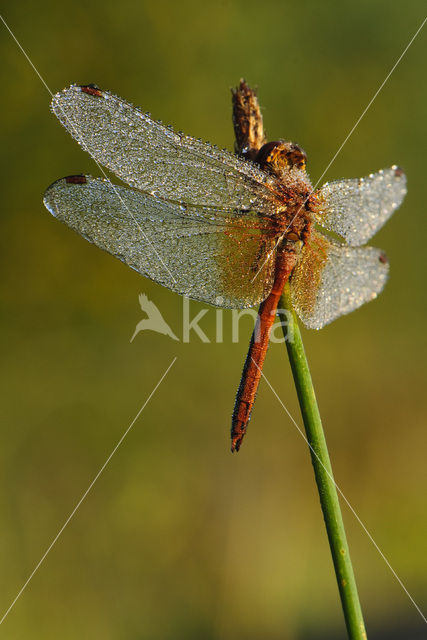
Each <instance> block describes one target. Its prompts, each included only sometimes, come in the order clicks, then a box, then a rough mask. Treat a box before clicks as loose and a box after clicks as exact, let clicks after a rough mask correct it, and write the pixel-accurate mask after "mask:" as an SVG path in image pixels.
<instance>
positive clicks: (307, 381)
mask: <svg viewBox="0 0 427 640" xmlns="http://www.w3.org/2000/svg"><path fill="white" fill-rule="evenodd" d="M280 307H281V310H279V312H278V313H279V316H280V317H281V320H282V328H283V333H284V336H285V338H287V337H289V338H290V339H287V340H286V347H287V350H288V356H289V361H290V363H291V368H292V374H293V377H294V381H295V386H296V390H297V394H298V400H299V404H300V407H301V413H302V418H303V421H304V427H305V432H306V436H307V440H308V444H309V447H310V455H311V461H312V463H313V467H314V475H315V477H316V483H317V488H318V491H319V497H320V504H321V507H322V512H323V517H324V520H325V524H326V531H327V533H328V539H329V545H330V547H331V553H332V559H333V562H334V567H335V574H336V577H337V582H338V589H339V592H340V596H341V603H342V608H343V611H344V618H345V623H346V626H347V632H348V635H349V638H351V640H366V637H367V636H366V631H365V625H364V622H363V616H362V610H361V607H360V602H359V596H358V593H357V587H356V581H355V578H354V573H353V567H352V564H351V559H350V553H349V549H348V544H347V538H346V535H345V529H344V523H343V519H342V514H341V509H340V504H339V500H338V493H337V489H336V486H335V482H334V479H333V475H332V467H331V462H330V459H329V454H328V448H327V446H326V439H325V434H324V432H323V427H322V421H321V418H320V413H319V408H318V406H317V401H316V396H315V393H314V388H313V382H312V380H311V375H310V369H309V367H308V362H307V358H306V355H305V351H304V345H303V342H302V339H301V334H300V331H299V327H298V322H297V318H296V316H295V312H294V310H293V307H292V303H291V298H290V290H289V283H287V284H286V286H285V289H284V291H283V294H282V298H281V300H280ZM283 310H285V311H287V313H284V312H283Z"/></svg>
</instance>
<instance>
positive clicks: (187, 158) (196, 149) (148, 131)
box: [52, 85, 280, 215]
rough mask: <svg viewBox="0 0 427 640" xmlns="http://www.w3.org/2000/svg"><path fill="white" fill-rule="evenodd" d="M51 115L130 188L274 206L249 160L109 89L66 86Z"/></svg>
mask: <svg viewBox="0 0 427 640" xmlns="http://www.w3.org/2000/svg"><path fill="white" fill-rule="evenodd" d="M52 110H53V112H54V113H55V115H56V116H57V117H58V119H59V120H60V121H61V123H62V124H63V125H64V127H65V128H66V129H67V130H68V131H69V133H70V134H71V135H72V136H73V137H74V138H75V139H76V140H77V141H78V142H79V144H80V145H81V146H82V148H83V149H84V150H85V151H87V152H88V153H90V154H91V156H92V157H93V158H94V159H95V160H96V161H97V162H99V163H100V164H101V165H103V166H105V167H107V168H108V169H110V170H111V171H113V172H114V173H115V174H116V175H117V176H118V177H119V178H121V179H122V180H123V181H124V182H126V183H127V184H128V185H130V186H131V187H135V188H138V189H141V190H142V191H144V192H146V193H149V194H152V195H155V196H158V197H161V198H167V199H169V200H173V201H175V202H182V203H184V204H194V205H206V204H209V205H210V206H212V207H217V208H221V207H223V208H226V209H246V210H249V209H253V208H255V209H257V211H260V212H264V213H267V214H272V215H274V214H275V213H276V211H277V208H278V206H279V205H280V195H279V194H278V193H277V192H276V186H275V184H276V183H275V181H274V179H273V178H272V177H271V176H269V175H268V174H266V173H265V172H263V171H262V170H261V169H260V168H259V167H257V166H256V165H255V164H254V163H252V162H250V161H246V160H243V159H241V158H239V157H237V156H235V155H233V154H231V153H230V152H228V151H226V150H220V149H218V148H217V147H215V146H213V145H211V144H209V143H205V142H202V141H201V140H197V139H195V138H192V137H190V136H185V135H184V134H181V133H176V132H175V131H173V130H172V129H171V128H170V127H167V126H165V125H163V124H162V123H161V122H158V121H156V120H153V119H152V118H151V117H150V115H149V114H147V113H144V112H142V111H140V110H139V109H137V108H136V107H134V106H133V105H132V104H130V103H128V102H126V101H125V100H122V99H121V98H119V97H117V96H114V95H113V94H111V93H109V92H108V91H101V90H100V89H94V88H91V87H79V86H76V85H72V86H71V87H68V88H67V89H64V90H63V91H60V92H59V93H57V94H56V95H55V96H54V97H53V99H52Z"/></svg>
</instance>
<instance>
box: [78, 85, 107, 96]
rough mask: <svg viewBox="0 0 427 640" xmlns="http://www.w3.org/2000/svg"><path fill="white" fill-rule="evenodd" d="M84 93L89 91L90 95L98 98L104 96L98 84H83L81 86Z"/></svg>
mask: <svg viewBox="0 0 427 640" xmlns="http://www.w3.org/2000/svg"><path fill="white" fill-rule="evenodd" d="M79 89H80V91H81V92H82V93H87V94H88V95H89V96H95V97H97V98H102V97H103V92H102V91H101V89H100V88H99V87H98V86H97V85H96V84H83V85H80V86H79Z"/></svg>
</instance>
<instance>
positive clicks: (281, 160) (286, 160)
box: [255, 141, 307, 175]
mask: <svg viewBox="0 0 427 640" xmlns="http://www.w3.org/2000/svg"><path fill="white" fill-rule="evenodd" d="M306 161H307V156H306V154H305V151H304V150H303V149H301V147H300V146H298V145H297V144H294V143H293V142H283V141H278V142H267V144H265V145H263V146H262V147H261V149H260V150H259V151H258V153H257V155H256V157H255V162H256V163H257V164H259V165H260V166H261V167H262V168H263V169H269V170H270V171H272V172H273V173H276V174H278V175H280V173H281V172H282V171H283V170H284V169H287V170H289V169H293V168H297V169H302V170H304V169H305V165H306Z"/></svg>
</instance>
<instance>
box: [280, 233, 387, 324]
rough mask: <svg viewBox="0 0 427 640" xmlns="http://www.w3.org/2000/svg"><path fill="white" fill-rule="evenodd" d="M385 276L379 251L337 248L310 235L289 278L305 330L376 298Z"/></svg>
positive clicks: (293, 297)
mask: <svg viewBox="0 0 427 640" xmlns="http://www.w3.org/2000/svg"><path fill="white" fill-rule="evenodd" d="M387 274H388V262H387V258H386V256H385V255H384V253H383V252H382V251H381V250H380V249H374V248H373V247H349V246H346V245H341V244H338V243H336V242H333V241H331V240H329V238H326V236H323V235H321V234H319V233H316V232H313V233H312V236H311V238H310V239H309V240H308V241H307V243H306V244H305V245H304V247H303V249H302V252H301V257H300V260H299V262H298V264H297V266H296V267H295V269H294V271H293V273H292V276H291V292H292V300H293V304H294V306H295V309H296V311H297V313H298V315H299V317H300V318H301V320H302V321H303V323H304V324H305V325H306V327H308V328H309V329H321V328H322V327H323V326H325V325H326V324H329V322H332V320H335V318H338V317H339V316H342V315H344V314H346V313H349V312H350V311H353V310H354V309H357V308H358V307H360V306H361V305H362V304H364V303H365V302H369V300H373V299H374V298H376V296H377V295H378V294H379V293H380V291H381V290H382V288H383V287H384V284H385V282H386V280H387Z"/></svg>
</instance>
